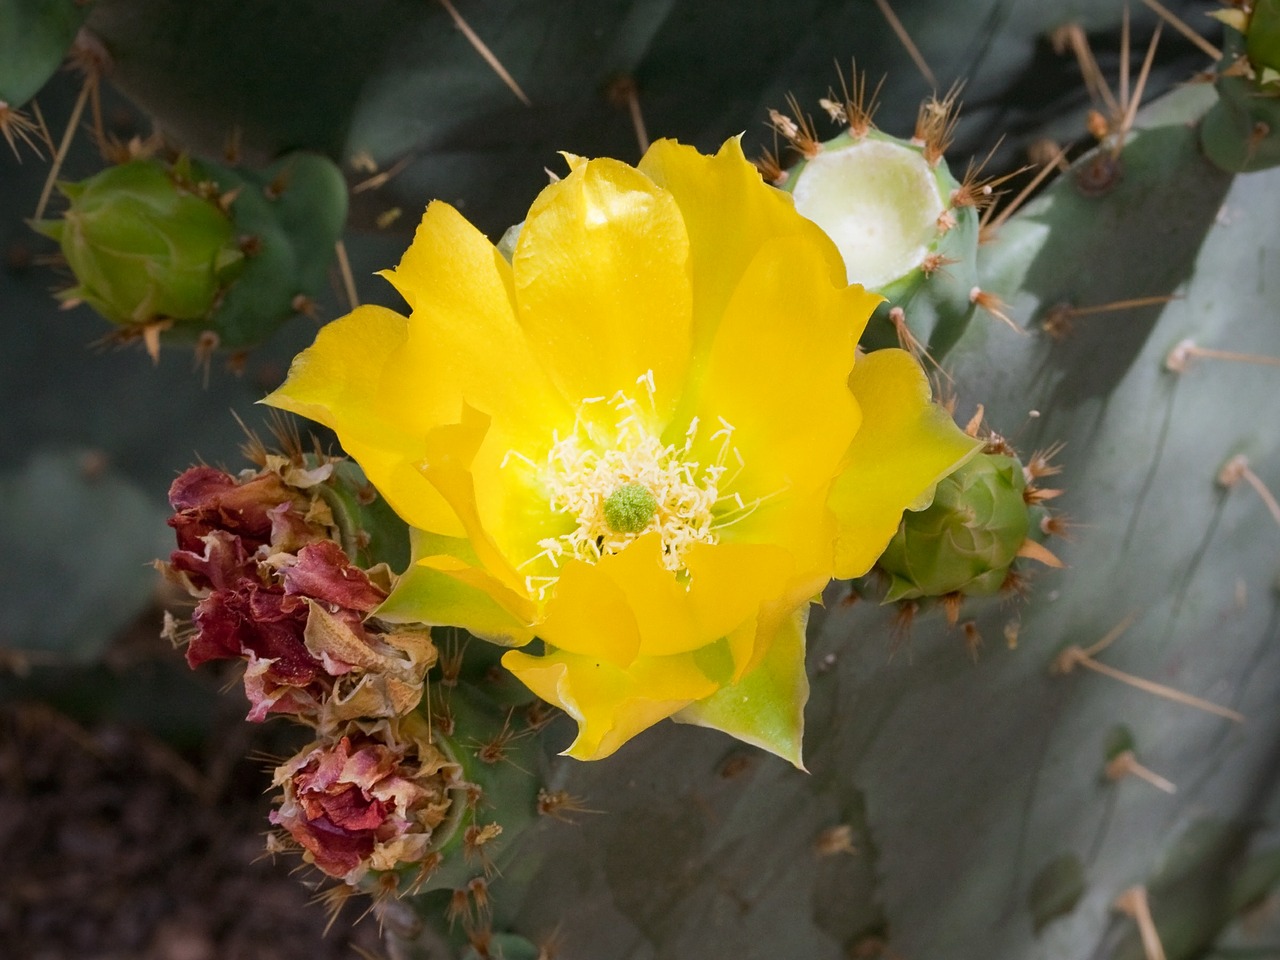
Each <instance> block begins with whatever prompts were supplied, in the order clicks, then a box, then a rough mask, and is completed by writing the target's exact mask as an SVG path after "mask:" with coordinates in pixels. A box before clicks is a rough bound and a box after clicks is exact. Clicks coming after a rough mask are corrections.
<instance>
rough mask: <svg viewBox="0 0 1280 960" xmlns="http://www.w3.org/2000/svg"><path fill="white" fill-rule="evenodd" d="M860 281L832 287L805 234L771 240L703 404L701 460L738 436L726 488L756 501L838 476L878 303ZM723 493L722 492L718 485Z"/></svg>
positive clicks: (737, 307) (734, 304) (727, 319)
mask: <svg viewBox="0 0 1280 960" xmlns="http://www.w3.org/2000/svg"><path fill="white" fill-rule="evenodd" d="M879 299H880V298H878V297H876V296H875V295H873V294H868V293H867V292H866V291H864V290H863V289H862V288H861V287H858V286H853V287H844V286H843V285H837V284H833V283H832V281H831V278H830V276H829V274H828V270H827V265H826V263H825V261H824V260H823V257H822V256H821V253H820V251H819V250H818V249H817V248H816V247H815V245H814V244H813V243H812V242H810V241H809V240H808V239H807V238H804V237H798V236H793V237H782V238H779V239H774V240H770V241H768V242H766V243H765V244H764V245H763V246H762V247H761V249H760V252H759V253H758V254H757V256H756V258H755V259H754V260H753V261H752V263H751V266H750V268H749V269H748V270H747V272H746V274H745V275H744V276H743V278H742V282H741V283H739V284H738V287H737V289H736V290H735V291H734V293H733V296H732V298H731V299H730V300H729V303H728V305H727V307H726V309H725V315H724V320H723V321H722V322H721V324H720V328H719V329H718V330H717V331H716V336H715V339H714V341H713V343H712V346H711V353H710V355H709V357H708V361H707V363H708V366H707V374H706V381H705V383H704V386H703V391H702V396H701V398H700V399H699V401H698V405H697V410H698V416H699V419H700V422H701V423H702V424H708V425H713V426H711V427H710V428H709V429H708V428H704V429H703V430H702V431H700V433H699V440H700V442H701V444H702V451H703V456H708V457H709V456H711V455H712V451H713V450H715V449H716V446H717V444H719V443H720V442H721V439H720V438H716V439H714V440H713V439H712V437H711V431H712V430H714V429H716V428H715V426H714V425H715V424H717V423H721V422H727V423H728V424H729V425H730V426H731V427H732V431H733V432H732V435H731V436H729V437H728V438H726V439H724V440H723V442H724V443H725V444H727V446H728V447H729V448H730V450H731V451H736V452H731V453H730V455H729V456H728V457H727V462H728V465H729V467H730V475H733V474H734V472H735V471H736V466H735V462H736V461H738V458H739V457H740V458H741V462H742V470H741V472H740V473H738V474H737V476H736V479H734V480H733V481H732V483H731V484H730V486H729V490H730V491H731V492H737V493H739V494H740V495H741V496H742V498H743V500H744V501H746V502H748V503H750V502H752V501H755V500H757V499H758V498H764V497H768V498H772V497H776V496H779V495H782V494H785V493H787V492H788V491H791V492H799V491H809V490H815V489H818V488H820V487H825V486H826V485H827V484H828V483H830V481H831V478H832V477H833V476H834V475H835V472H836V469H837V466H838V464H839V463H840V461H841V459H842V457H843V456H844V453H845V451H846V449H847V448H848V445H849V441H850V440H851V439H852V437H853V435H854V431H856V430H857V429H858V423H859V417H858V410H857V405H856V404H855V403H854V401H853V398H852V396H851V395H850V393H849V387H848V376H849V370H850V369H852V367H853V358H854V345H855V343H856V342H857V338H858V336H859V335H860V334H861V332H862V328H863V326H864V325H865V324H866V321H867V318H868V317H869V316H870V314H871V311H872V310H873V309H874V308H875V305H876V304H877V303H878V302H879ZM722 492H724V491H722Z"/></svg>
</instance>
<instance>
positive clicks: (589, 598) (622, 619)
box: [538, 560, 640, 668]
mask: <svg viewBox="0 0 1280 960" xmlns="http://www.w3.org/2000/svg"><path fill="white" fill-rule="evenodd" d="M538 636H540V637H541V638H542V639H543V640H544V641H546V642H547V643H549V644H551V645H552V646H553V647H557V648H558V649H560V650H563V651H566V652H568V653H575V654H582V655H584V656H588V657H595V658H597V659H602V660H606V661H608V662H609V663H610V664H612V665H614V666H616V667H621V668H625V667H627V666H629V665H630V664H631V663H632V661H634V660H635V658H636V654H637V653H638V652H639V651H640V629H639V627H638V626H637V625H636V618H635V615H634V613H633V611H632V608H631V606H630V604H628V603H627V596H626V594H625V593H623V592H622V590H620V589H619V588H618V586H617V584H615V583H614V582H613V580H612V579H611V578H610V577H609V575H608V573H607V572H605V571H604V570H603V569H602V568H601V566H600V564H591V563H583V562H582V561H581V560H570V561H569V562H568V563H565V564H563V565H562V567H561V572H560V579H559V580H558V581H556V584H555V586H554V587H553V588H552V594H551V598H550V599H549V600H548V601H547V603H546V606H545V608H544V613H543V618H542V622H541V623H539V624H538Z"/></svg>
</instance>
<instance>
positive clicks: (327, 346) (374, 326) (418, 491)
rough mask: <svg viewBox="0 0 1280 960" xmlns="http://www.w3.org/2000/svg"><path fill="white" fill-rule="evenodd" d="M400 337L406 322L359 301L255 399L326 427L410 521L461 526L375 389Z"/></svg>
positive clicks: (453, 530)
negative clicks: (422, 471)
mask: <svg viewBox="0 0 1280 960" xmlns="http://www.w3.org/2000/svg"><path fill="white" fill-rule="evenodd" d="M407 337H408V321H406V320H405V318H404V317H402V316H400V314H398V313H395V312H394V311H391V310H388V309H386V308H385V307H377V306H362V307H357V308H356V309H355V310H354V311H353V312H352V313H349V314H347V315H346V316H345V317H342V318H340V319H338V320H335V321H333V322H332V323H329V324H326V325H325V326H324V327H323V328H321V330H320V332H319V333H318V334H316V339H315V343H314V344H312V346H311V347H309V348H308V349H306V350H304V351H303V352H302V353H300V354H298V356H297V357H295V358H294V360H293V363H292V365H291V366H290V367H289V376H288V378H287V379H286V380H285V382H284V384H283V385H282V386H281V387H280V388H279V389H277V390H276V391H274V392H273V393H271V394H269V395H268V396H267V397H266V398H265V399H264V400H263V401H262V402H263V403H266V404H269V405H271V406H273V407H278V408H279V409H281V410H288V411H290V412H291V413H296V414H298V415H299V416H303V417H309V418H310V419H312V420H315V421H316V422H318V423H323V424H324V425H325V426H327V427H330V428H331V429H333V431H334V432H335V433H337V434H338V439H339V440H341V441H342V445H343V447H344V448H345V449H346V451H347V453H349V454H350V455H351V456H352V457H354V458H355V459H356V460H357V461H358V462H359V463H360V465H361V467H363V469H364V472H365V475H366V476H367V477H368V478H369V480H370V482H372V483H373V485H374V486H375V487H377V488H378V490H379V491H380V492H381V493H382V494H383V496H385V497H386V498H387V500H388V502H389V503H390V504H391V507H392V509H394V510H395V511H396V513H398V514H399V515H400V516H401V517H403V518H404V519H405V520H406V521H408V522H409V523H410V524H413V525H414V526H419V527H425V528H427V529H432V530H437V531H439V532H441V533H444V534H448V535H454V536H456V535H458V534H461V533H462V526H461V524H460V523H459V522H458V520H457V518H456V517H455V516H454V515H453V511H452V509H451V508H450V507H449V505H448V504H447V503H445V501H444V499H443V498H442V497H441V496H440V494H439V493H438V492H436V490H434V489H433V488H432V487H431V485H430V484H429V483H427V482H426V480H425V479H424V478H423V477H422V476H421V474H419V472H418V470H417V468H416V467H415V465H414V464H415V461H416V460H417V458H418V457H420V456H421V454H422V438H421V435H420V434H415V433H414V432H413V431H412V430H408V429H406V427H405V424H404V422H403V419H402V409H401V404H399V403H398V402H396V401H397V399H398V398H392V399H391V400H390V401H388V399H387V398H386V396H385V395H384V393H383V391H382V390H381V389H380V386H381V383H382V380H383V377H384V375H385V374H386V371H387V370H388V369H390V368H393V367H394V366H395V358H396V357H397V355H398V353H399V352H400V350H401V349H402V348H403V346H404V343H405V340H406V339H407Z"/></svg>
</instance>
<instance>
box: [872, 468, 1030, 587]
mask: <svg viewBox="0 0 1280 960" xmlns="http://www.w3.org/2000/svg"><path fill="white" fill-rule="evenodd" d="M1025 489H1026V479H1025V477H1024V476H1023V472H1022V464H1020V463H1019V462H1018V461H1017V460H1015V459H1014V458H1012V457H1006V456H999V455H995V454H979V455H978V456H976V457H974V458H973V459H972V460H970V461H969V462H968V463H967V464H965V465H964V466H963V467H961V468H960V469H959V470H957V471H955V472H954V473H952V474H951V475H950V476H949V477H947V478H946V479H944V480H943V481H942V482H940V483H939V484H938V492H937V494H936V496H935V497H934V500H933V504H932V505H931V506H930V507H928V508H927V509H925V510H921V511H920V512H918V513H911V512H908V513H907V514H905V515H904V516H903V518H902V523H901V525H900V526H899V527H898V532H897V534H896V535H895V536H894V538H893V539H892V540H891V541H890V542H889V546H888V547H887V548H886V549H885V552H884V555H883V556H881V558H880V560H879V562H878V563H877V567H878V569H880V570H881V571H882V572H884V573H886V574H888V575H889V577H890V586H889V592H888V594H887V596H886V597H885V599H886V600H890V601H892V600H908V599H915V598H918V597H941V596H944V595H945V594H948V593H963V594H967V595H970V596H987V595H990V594H993V593H995V592H996V591H998V590H999V589H1000V586H1001V584H1002V583H1004V580H1005V577H1006V576H1007V574H1008V572H1009V567H1010V565H1011V564H1012V563H1013V560H1014V558H1015V557H1016V556H1017V553H1018V549H1019V548H1020V547H1021V546H1022V544H1023V542H1024V541H1025V540H1026V539H1027V533H1028V532H1029V531H1030V528H1031V524H1030V517H1029V514H1028V509H1027V505H1026V503H1025V502H1024V501H1023V496H1022V494H1023V491H1024V490H1025Z"/></svg>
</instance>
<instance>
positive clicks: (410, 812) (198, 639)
mask: <svg viewBox="0 0 1280 960" xmlns="http://www.w3.org/2000/svg"><path fill="white" fill-rule="evenodd" d="M260 460H261V467H260V469H258V470H256V471H255V470H248V471H245V472H243V473H242V474H241V475H239V476H232V475H231V474H228V473H226V472H224V471H222V470H217V469H215V468H213V467H208V466H199V467H193V468H191V469H190V470H187V471H186V472H185V473H183V474H182V475H181V476H179V477H178V478H177V480H175V481H174V483H173V485H172V487H171V488H170V491H169V499H170V503H171V504H172V506H173V509H174V511H175V513H174V515H173V517H172V518H171V519H170V521H169V523H170V526H172V527H173V528H174V531H175V533H176V534H177V540H178V549H177V550H175V551H174V552H173V553H172V554H171V555H170V558H169V562H168V564H167V565H166V567H165V569H166V572H167V573H168V574H169V576H170V577H172V578H173V579H174V580H175V581H177V582H178V583H180V584H182V585H183V586H184V587H185V588H186V589H187V590H188V591H189V592H190V593H191V594H192V595H193V596H195V597H198V598H199V602H198V603H197V605H196V608H195V611H194V613H193V615H192V624H193V630H192V632H191V635H190V637H189V639H188V643H187V648H186V656H187V662H188V663H189V664H190V665H191V666H192V667H197V666H199V665H200V664H202V663H206V662H208V661H211V660H227V659H239V660H242V661H244V664H245V672H244V685H245V693H246V694H247V696H248V698H249V702H250V710H249V717H248V719H250V720H254V721H261V720H265V719H266V718H267V717H268V716H271V715H273V714H280V715H284V716H287V717H290V718H292V719H295V720H298V721H301V722H303V723H306V724H308V725H310V726H313V727H315V728H316V729H317V733H318V739H317V740H315V741H314V742H313V743H311V744H310V745H308V746H307V747H305V748H304V749H303V750H302V751H301V752H300V753H298V754H297V755H296V756H294V757H293V758H292V759H290V760H287V761H285V763H284V764H282V765H281V766H280V767H279V768H278V769H277V770H276V776H275V785H276V786H277V787H280V788H281V790H282V798H281V801H280V806H279V809H277V810H276V811H275V812H273V813H272V815H271V822H272V823H274V824H276V825H277V826H279V827H281V828H283V830H284V831H286V833H287V834H288V836H289V837H290V838H292V840H293V841H294V842H296V843H297V844H298V845H299V846H300V847H301V848H302V851H303V856H304V859H306V860H307V861H308V862H310V863H313V864H315V866H316V867H318V868H319V869H320V870H322V871H324V872H325V873H326V874H329V875H330V876H333V877H337V878H340V879H343V880H345V881H347V882H348V883H352V884H354V883H356V882H357V881H358V880H359V879H360V878H361V877H363V876H364V875H365V874H366V873H367V872H368V871H369V870H389V869H392V868H393V867H395V866H397V865H399V864H402V863H422V862H424V861H426V860H427V859H428V856H429V853H430V850H431V848H432V845H433V842H434V841H435V840H436V834H437V828H438V827H439V826H440V824H441V823H442V822H444V821H445V820H446V817H447V815H448V812H449V809H450V805H451V796H450V791H451V790H454V789H456V788H457V786H458V782H459V780H460V768H459V767H458V766H457V765H456V764H455V763H453V762H451V761H450V760H449V759H448V758H447V757H446V756H445V754H443V753H442V752H441V751H440V749H439V748H438V747H437V746H436V745H435V744H434V743H432V741H431V737H430V736H429V735H428V733H427V731H426V727H425V722H424V721H423V720H422V718H421V717H419V716H418V715H416V714H415V713H414V712H413V711H414V708H415V707H416V706H417V705H418V702H419V701H420V700H421V698H422V695H423V689H424V678H425V676H426V673H427V671H428V670H429V669H430V667H431V666H432V664H433V663H434V662H435V659H436V651H435V647H434V645H433V644H432V642H431V639H430V637H429V634H428V632H427V630H426V628H423V627H419V628H414V627H388V626H387V625H385V624H383V623H381V622H380V621H378V620H377V619H375V618H373V617H371V616H370V615H371V614H372V613H373V612H374V611H375V610H376V609H377V607H378V606H379V605H380V604H381V603H382V602H383V601H384V600H385V599H386V597H387V593H388V590H389V587H390V581H391V578H392V575H391V573H390V571H389V570H388V569H387V568H386V567H385V565H378V566H375V567H373V568H371V569H369V570H364V569H361V568H360V567H359V566H357V565H356V564H355V563H353V562H352V561H351V559H350V558H349V557H348V555H347V553H346V552H344V550H343V548H342V547H341V546H340V545H339V543H338V541H337V539H336V538H337V537H338V536H339V526H340V525H339V523H338V521H337V520H336V519H335V516H334V514H333V509H332V508H331V506H330V502H329V501H328V500H326V498H325V497H324V496H323V495H322V487H323V485H325V484H334V483H338V482H339V479H338V478H337V477H336V476H335V471H334V467H335V462H334V461H331V460H326V459H323V458H311V459H310V460H307V459H304V458H302V457H300V456H295V457H285V456H274V455H266V454H263V455H262V456H261V458H260ZM278 846H279V840H278V838H277V839H276V840H275V841H273V844H272V847H273V849H275V848H278Z"/></svg>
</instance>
